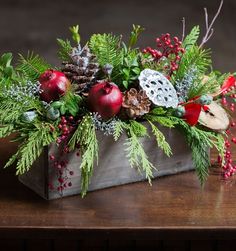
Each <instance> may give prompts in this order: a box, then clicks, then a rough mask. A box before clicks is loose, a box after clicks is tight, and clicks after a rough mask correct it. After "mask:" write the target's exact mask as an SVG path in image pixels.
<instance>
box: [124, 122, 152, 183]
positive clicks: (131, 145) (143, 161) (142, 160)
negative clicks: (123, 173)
mask: <svg viewBox="0 0 236 251" xmlns="http://www.w3.org/2000/svg"><path fill="white" fill-rule="evenodd" d="M131 124H132V122H131ZM127 130H128V134H129V138H128V139H127V141H126V143H125V146H126V149H125V151H126V152H127V153H128V154H127V158H128V159H129V163H130V166H131V167H134V166H136V167H137V168H138V170H139V171H140V172H141V168H142V170H143V171H144V172H145V176H146V179H148V181H149V183H150V184H151V179H152V178H153V173H152V170H153V169H155V167H154V166H153V164H152V163H151V162H149V160H148V157H147V155H146V153H145V151H144V149H143V146H142V144H141V143H140V142H139V140H138V137H137V136H136V135H135V132H134V130H133V127H132V125H130V126H129V128H128V129H127ZM140 165H141V168H140Z"/></svg>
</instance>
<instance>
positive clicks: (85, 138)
mask: <svg viewBox="0 0 236 251" xmlns="http://www.w3.org/2000/svg"><path fill="white" fill-rule="evenodd" d="M78 143H79V144H80V150H81V156H82V160H81V165H80V169H81V194H82V197H84V196H85V195H86V192H87V190H88V186H89V183H90V178H91V176H92V174H93V168H94V160H95V159H97V160H98V141H97V136H96V130H95V126H94V124H93V121H92V118H91V116H90V115H86V116H84V118H83V120H82V121H81V122H80V124H79V126H78V128H77V129H76V131H75V132H74V134H73V136H72V137H71V140H70V141H69V143H68V145H69V149H70V150H73V149H74V148H75V147H76V144H78Z"/></svg>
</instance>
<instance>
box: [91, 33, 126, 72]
mask: <svg viewBox="0 0 236 251" xmlns="http://www.w3.org/2000/svg"><path fill="white" fill-rule="evenodd" d="M89 47H90V49H91V51H92V53H93V54H95V55H96V57H97V61H98V63H99V64H100V65H101V66H102V67H103V66H105V65H106V64H109V65H112V66H113V71H112V75H116V74H117V70H118V68H119V66H120V65H121V63H122V58H123V53H122V50H121V48H120V37H117V36H114V35H112V34H103V35H101V34H94V35H93V36H92V37H91V38H90V41H89Z"/></svg>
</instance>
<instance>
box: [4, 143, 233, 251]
mask: <svg viewBox="0 0 236 251" xmlns="http://www.w3.org/2000/svg"><path fill="white" fill-rule="evenodd" d="M14 151H15V146H14V145H10V144H9V143H8V142H7V140H2V141H1V144H0V153H1V158H0V162H1V163H0V164H1V166H2V165H3V162H4V161H6V159H7V158H8V156H9V155H10V154H11V153H13V152H14ZM235 157H236V156H235ZM14 171H15V170H14V168H10V169H7V170H1V171H0V177H1V179H0V239H2V243H5V244H4V245H8V249H1V248H0V250H11V249H10V247H14V250H43V249H44V251H46V250H63V247H67V248H68V247H71V249H70V250H71V251H73V250H82V249H79V248H78V247H81V245H82V244H81V243H83V245H82V246H86V247H87V248H86V250H108V246H109V247H111V246H112V245H113V247H116V248H117V247H122V248H120V249H119V248H118V249H109V250H125V249H124V248H127V247H129V248H130V249H127V250H142V249H140V247H142V245H143V246H144V247H145V248H146V247H147V246H148V245H151V246H150V247H154V246H155V247H157V246H158V247H161V248H162V249H158V250H197V249H195V247H196V245H200V244H199V243H203V244H202V246H201V250H236V246H235V248H234V245H231V240H233V239H236V184H235V182H236V180H235V179H234V178H232V179H230V180H229V181H227V182H224V181H222V180H221V178H220V175H219V170H218V169H214V170H213V171H212V173H211V175H210V177H209V179H208V182H207V183H206V185H205V187H204V188H203V189H201V187H200V185H199V182H198V180H197V178H196V176H195V174H194V172H188V173H184V174H179V175H175V176H172V177H164V178H160V179H158V180H155V181H153V185H152V187H150V186H149V185H148V184H147V183H146V182H141V183H136V184H130V185H124V186H120V187H115V188H110V189H105V190H101V191H96V192H92V193H89V194H88V196H87V197H86V198H84V199H81V198H80V196H74V197H68V198H64V199H59V200H54V201H45V200H43V199H41V198H40V197H38V195H36V194H35V193H33V192H32V191H30V190H29V189H28V188H26V187H24V186H23V185H22V184H20V183H19V182H18V180H17V177H16V176H15V175H14ZM42 240H43V241H42ZM62 240H63V241H62ZM190 240H191V241H190ZM200 240H201V241H200ZM203 240H204V241H203ZM171 243H172V244H173V243H174V244H173V245H172V244H171ZM193 243H194V244H193ZM0 244H1V240H0ZM9 245H10V247H9ZM65 245H66V246H65ZM91 245H92V246H91ZM225 245H227V247H228V249H224V248H225ZM0 247H1V245H0ZM30 247H31V248H30ZM32 247H33V249H32ZM88 247H90V249H88ZM91 247H93V248H92V249H91ZM95 247H97V249H95ZM134 247H136V249H134ZM167 247H171V248H170V249H167ZM177 247H179V249H178V248H177ZM197 247H198V248H199V246H197ZM203 247H204V248H205V249H203ZM206 247H209V249H206ZM176 248H177V249H176ZM220 248H222V249H220ZM12 250H13V249H12ZM143 250H146V249H143ZM155 250H156V249H155Z"/></svg>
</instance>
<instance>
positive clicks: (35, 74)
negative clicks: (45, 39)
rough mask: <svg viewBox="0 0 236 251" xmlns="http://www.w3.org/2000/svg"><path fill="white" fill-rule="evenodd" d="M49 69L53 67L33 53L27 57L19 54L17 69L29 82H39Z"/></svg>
mask: <svg viewBox="0 0 236 251" xmlns="http://www.w3.org/2000/svg"><path fill="white" fill-rule="evenodd" d="M49 68H51V66H50V65H49V64H48V63H46V62H45V61H44V59H42V58H41V57H40V56H39V55H35V54H34V53H33V52H31V53H30V52H28V54H27V56H26V57H24V56H23V55H21V54H19V63H18V66H17V68H16V69H17V71H19V72H21V73H23V75H24V76H25V77H27V78H28V79H29V80H32V81H36V80H38V78H39V76H40V74H42V73H43V72H44V71H45V70H47V69H49Z"/></svg>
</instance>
